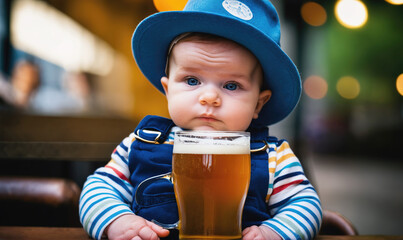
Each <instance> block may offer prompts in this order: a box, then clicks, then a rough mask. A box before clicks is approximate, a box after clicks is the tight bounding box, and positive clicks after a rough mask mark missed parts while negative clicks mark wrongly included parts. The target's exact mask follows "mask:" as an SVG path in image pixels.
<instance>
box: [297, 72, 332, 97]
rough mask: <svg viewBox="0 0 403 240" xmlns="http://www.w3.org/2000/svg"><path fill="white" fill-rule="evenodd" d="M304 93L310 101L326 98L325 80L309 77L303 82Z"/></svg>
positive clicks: (326, 86)
mask: <svg viewBox="0 0 403 240" xmlns="http://www.w3.org/2000/svg"><path fill="white" fill-rule="evenodd" d="M303 87H304V92H305V94H306V95H307V96H308V97H310V98H312V99H322V98H324V97H325V96H326V94H327V90H328V84H327V82H326V80H325V79H323V78H322V77H320V76H315V75H313V76H309V77H308V78H307V79H305V81H304V85H303Z"/></svg>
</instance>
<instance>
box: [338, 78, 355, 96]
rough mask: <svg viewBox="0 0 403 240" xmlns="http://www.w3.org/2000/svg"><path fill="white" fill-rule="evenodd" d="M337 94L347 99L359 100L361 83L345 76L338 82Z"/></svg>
mask: <svg viewBox="0 0 403 240" xmlns="http://www.w3.org/2000/svg"><path fill="white" fill-rule="evenodd" d="M336 89H337V92H338V93H339V94H340V96H341V97H343V98H345V99H354V98H357V97H358V95H359V94H360V83H359V82H358V80H357V79H355V78H354V77H351V76H345V77H342V78H340V79H339V80H338V81H337V85H336Z"/></svg>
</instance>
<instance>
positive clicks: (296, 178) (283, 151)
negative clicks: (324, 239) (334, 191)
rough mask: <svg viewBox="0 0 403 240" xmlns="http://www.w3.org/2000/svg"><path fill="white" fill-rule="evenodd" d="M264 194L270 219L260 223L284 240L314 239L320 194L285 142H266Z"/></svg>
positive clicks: (317, 226) (318, 224)
mask: <svg viewBox="0 0 403 240" xmlns="http://www.w3.org/2000/svg"><path fill="white" fill-rule="evenodd" d="M269 146H270V147H269V175H270V180H269V181H270V183H269V190H268V195H267V198H266V200H267V202H268V205H269V210H270V214H271V215H272V216H273V218H271V219H269V220H267V221H265V222H263V224H264V225H266V226H268V227H270V228H271V229H273V230H274V231H275V232H277V233H278V234H279V235H280V236H281V237H282V238H283V239H313V238H314V237H315V236H316V235H317V234H318V231H319V228H320V225H321V222H322V208H321V203H320V200H319V197H318V195H317V193H316V191H315V189H314V188H313V186H312V185H311V183H310V182H309V181H308V179H307V178H306V176H305V174H304V172H303V169H302V166H301V163H300V162H299V160H298V159H297V157H296V156H295V155H294V153H293V152H292V150H291V148H290V146H289V145H288V143H287V142H286V141H282V142H279V143H277V144H269Z"/></svg>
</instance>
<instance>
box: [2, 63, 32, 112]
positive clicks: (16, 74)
mask: <svg viewBox="0 0 403 240" xmlns="http://www.w3.org/2000/svg"><path fill="white" fill-rule="evenodd" d="M39 85H40V71H39V68H38V66H37V65H36V64H35V63H33V62H31V61H28V60H21V61H20V62H18V63H17V64H16V65H15V67H14V69H13V73H12V75H11V78H10V81H7V80H6V77H4V76H0V104H1V105H3V106H1V108H5V109H19V110H26V109H28V108H29V107H30V105H31V99H32V97H33V96H34V95H35V93H36V90H37V89H38V87H39Z"/></svg>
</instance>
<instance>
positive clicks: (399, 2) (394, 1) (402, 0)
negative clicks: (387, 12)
mask: <svg viewBox="0 0 403 240" xmlns="http://www.w3.org/2000/svg"><path fill="white" fill-rule="evenodd" d="M385 1H386V2H388V3H390V4H393V5H402V4H403V0H385Z"/></svg>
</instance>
